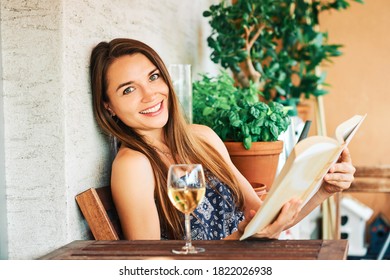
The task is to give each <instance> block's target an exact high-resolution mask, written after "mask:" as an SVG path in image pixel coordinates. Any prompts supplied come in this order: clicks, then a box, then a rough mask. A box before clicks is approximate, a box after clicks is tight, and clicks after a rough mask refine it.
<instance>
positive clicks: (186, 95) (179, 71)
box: [169, 64, 192, 123]
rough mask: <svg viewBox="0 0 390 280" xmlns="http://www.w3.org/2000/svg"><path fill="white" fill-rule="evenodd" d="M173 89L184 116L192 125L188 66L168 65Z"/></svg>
mask: <svg viewBox="0 0 390 280" xmlns="http://www.w3.org/2000/svg"><path fill="white" fill-rule="evenodd" d="M169 74H170V75H171V79H172V83H173V87H174V89H175V92H176V95H177V97H178V99H179V102H180V104H181V107H182V110H183V113H184V115H185V116H186V118H187V121H188V122H189V123H192V80H191V65H190V64H170V65H169Z"/></svg>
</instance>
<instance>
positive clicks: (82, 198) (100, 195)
mask: <svg viewBox="0 0 390 280" xmlns="http://www.w3.org/2000/svg"><path fill="white" fill-rule="evenodd" d="M76 201H77V204H78V205H79V207H80V210H81V212H82V213H83V215H84V218H85V219H86V221H87V223H88V225H89V228H90V229H91V232H92V235H93V236H94V238H95V239H96V240H120V239H122V231H121V228H120V222H119V218H118V214H117V212H116V209H115V206H114V202H113V201H112V195H111V189H110V187H102V188H96V189H95V188H90V189H87V190H86V191H83V192H82V193H80V194H78V195H76Z"/></svg>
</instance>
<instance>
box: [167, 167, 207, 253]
mask: <svg viewBox="0 0 390 280" xmlns="http://www.w3.org/2000/svg"><path fill="white" fill-rule="evenodd" d="M205 191H206V181H205V177H204V171H203V168H202V165H201V164H174V165H171V166H170V168H169V171H168V196H169V199H170V200H171V202H172V204H173V205H174V206H175V207H176V208H177V209H178V210H179V211H180V212H182V213H184V216H185V231H186V232H185V235H186V244H185V246H184V247H182V248H181V249H179V250H172V252H173V253H175V254H196V253H200V252H204V251H205V249H203V248H199V247H194V246H193V245H192V243H191V225H190V214H191V213H192V211H194V210H195V208H196V207H197V206H198V205H199V203H200V202H201V201H202V199H203V197H204V195H205Z"/></svg>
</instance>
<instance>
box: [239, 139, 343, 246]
mask: <svg viewBox="0 0 390 280" xmlns="http://www.w3.org/2000/svg"><path fill="white" fill-rule="evenodd" d="M340 148H341V147H340V145H339V143H338V142H337V141H336V140H335V139H332V138H330V137H321V136H313V137H309V138H306V139H304V140H302V141H301V142H299V143H298V144H297V145H296V146H295V147H294V149H293V151H292V152H291V154H290V156H289V158H288V159H287V162H286V164H285V165H284V166H283V168H282V170H281V172H280V174H279V176H278V177H277V178H276V180H275V181H274V183H273V184H272V187H271V189H270V192H269V193H268V194H267V197H266V199H265V201H264V202H263V205H262V206H261V208H260V209H259V211H258V212H257V213H256V215H255V217H253V219H252V220H251V222H250V223H249V224H248V226H247V227H246V228H245V232H244V234H243V236H242V237H241V238H240V240H243V239H245V238H247V237H249V236H251V235H253V234H255V233H256V232H258V231H260V230H261V229H263V228H264V227H266V226H267V225H269V224H270V223H272V222H273V221H274V219H275V218H276V217H277V215H278V214H279V212H280V209H281V208H282V206H283V205H284V204H285V203H286V202H287V201H289V200H291V199H292V198H294V197H299V198H300V199H302V200H303V201H304V202H306V201H307V199H308V197H309V196H310V195H311V194H312V193H313V192H315V191H317V189H318V188H319V186H320V183H321V181H322V178H323V176H324V175H325V174H326V173H327V172H328V170H329V168H330V166H331V164H332V163H333V162H334V160H335V158H336V159H337V157H338V155H339V153H340Z"/></svg>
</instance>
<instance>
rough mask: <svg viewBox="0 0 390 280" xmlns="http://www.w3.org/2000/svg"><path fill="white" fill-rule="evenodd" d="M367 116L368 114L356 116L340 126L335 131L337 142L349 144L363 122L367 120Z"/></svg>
mask: <svg viewBox="0 0 390 280" xmlns="http://www.w3.org/2000/svg"><path fill="white" fill-rule="evenodd" d="M366 116H367V114H365V115H363V116H361V115H355V116H353V117H352V118H350V119H348V120H346V121H345V122H343V123H341V124H340V125H338V126H337V128H336V131H335V138H336V139H337V141H339V142H340V143H344V142H346V143H347V144H348V143H349V140H350V139H352V137H353V135H354V134H355V132H356V131H357V129H358V128H359V126H360V124H361V123H362V122H363V120H364V119H365V118H366Z"/></svg>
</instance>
